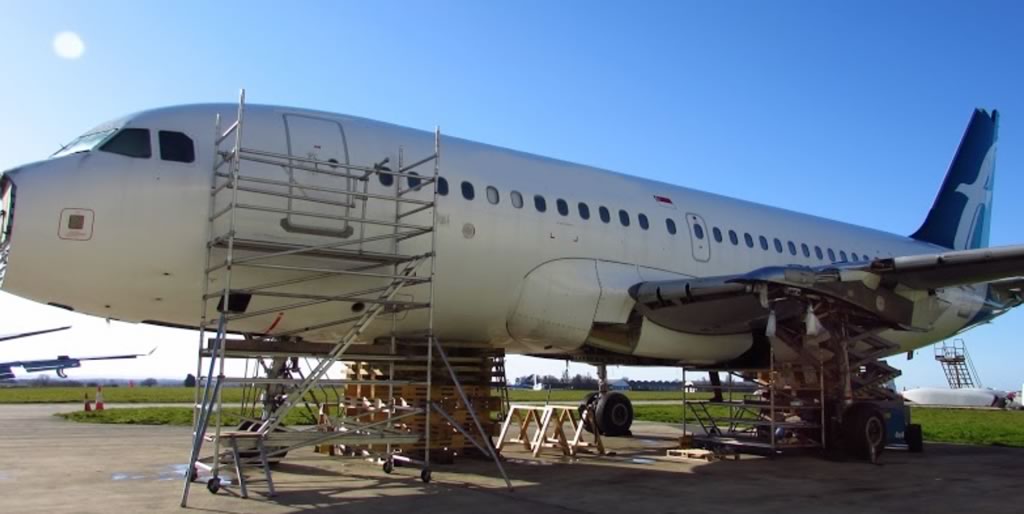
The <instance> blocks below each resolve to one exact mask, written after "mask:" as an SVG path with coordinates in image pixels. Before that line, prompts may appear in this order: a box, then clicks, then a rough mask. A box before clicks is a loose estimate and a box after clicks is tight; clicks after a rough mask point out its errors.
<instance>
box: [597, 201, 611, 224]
mask: <svg viewBox="0 0 1024 514" xmlns="http://www.w3.org/2000/svg"><path fill="white" fill-rule="evenodd" d="M597 215H598V216H600V217H601V221H603V222H605V223H608V222H610V221H611V220H612V214H611V213H610V212H608V209H607V208H606V207H605V206H603V205H602V206H601V207H599V208H598V209H597Z"/></svg>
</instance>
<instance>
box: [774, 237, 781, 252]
mask: <svg viewBox="0 0 1024 514" xmlns="http://www.w3.org/2000/svg"><path fill="white" fill-rule="evenodd" d="M775 251H776V252H779V253H782V241H779V238H777V237H776V238H775Z"/></svg>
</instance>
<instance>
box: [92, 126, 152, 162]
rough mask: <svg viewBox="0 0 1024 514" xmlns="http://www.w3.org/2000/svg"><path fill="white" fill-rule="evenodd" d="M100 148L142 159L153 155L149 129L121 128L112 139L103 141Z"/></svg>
mask: <svg viewBox="0 0 1024 514" xmlns="http://www.w3.org/2000/svg"><path fill="white" fill-rule="evenodd" d="M100 150H101V151H104V152H110V153H116V154H119V155H126V156H128V157H138V158H141V159H149V158H150V157H152V156H153V149H152V147H151V146H150V144H149V130H148V129H138V128H128V129H121V131H120V132H118V133H117V135H115V136H114V137H112V138H111V139H110V141H107V142H106V143H103V146H101V147H100Z"/></svg>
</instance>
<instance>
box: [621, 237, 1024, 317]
mask: <svg viewBox="0 0 1024 514" xmlns="http://www.w3.org/2000/svg"><path fill="white" fill-rule="evenodd" d="M1021 277H1024V246H1006V247H999V248H982V249H976V250H961V251H950V252H943V253H936V254H926V255H911V256H903V257H894V258H887V259H876V260H875V261H873V262H870V263H867V264H863V263H838V264H830V265H824V266H816V267H806V266H774V267H766V268H760V269H757V270H754V271H751V272H749V273H745V274H737V275H728V276H718V277H706V278H694V279H672V280H657V281H648V282H640V283H638V284H636V285H634V286H633V287H631V288H630V289H629V294H630V296H631V297H632V298H633V299H634V300H635V301H636V308H637V310H638V311H639V312H640V314H642V315H644V316H645V317H647V318H648V319H650V320H651V321H652V322H654V323H656V324H658V325H661V326H662V327H665V328H668V329H671V330H677V331H681V332H687V333H697V334H735V333H742V332H749V331H750V330H752V329H755V328H757V327H761V328H763V327H764V326H765V325H766V324H767V321H768V317H769V314H771V313H774V315H775V316H776V317H777V319H778V320H779V321H783V320H789V319H802V316H803V315H804V314H805V313H806V311H805V305H807V300H812V301H814V302H819V303H820V302H826V303H828V304H829V305H830V306H832V307H834V308H836V309H838V311H841V312H842V315H843V316H847V317H855V318H858V319H859V320H860V321H861V323H860V324H861V325H862V326H864V327H865V329H867V328H868V327H870V328H871V329H880V328H897V329H903V330H918V329H927V327H928V325H929V324H930V323H931V322H932V321H934V320H933V319H929V315H928V312H929V311H932V312H937V311H935V309H936V308H937V307H936V306H935V305H934V304H935V302H937V301H938V300H936V299H935V298H934V295H932V294H930V292H931V291H932V290H934V289H939V288H945V287H951V286H957V285H968V284H988V285H989V290H990V294H989V298H986V299H985V300H984V301H986V302H988V303H992V302H995V304H993V305H987V307H988V308H989V309H991V310H995V311H998V310H1005V309H1008V308H1011V307H1015V306H1017V305H1020V304H1021V303H1024V295H1022V291H1024V278H1021ZM898 286H902V288H901V287H898ZM915 291H916V293H915ZM838 311H837V312H838Z"/></svg>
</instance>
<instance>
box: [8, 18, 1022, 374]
mask: <svg viewBox="0 0 1024 514" xmlns="http://www.w3.org/2000/svg"><path fill="white" fill-rule="evenodd" d="M1022 19H1024V7H1022V6H1021V4H1019V3H1014V2H985V1H977V2H948V1H947V2H942V1H940V2H936V1H928V2H900V3H898V4H896V3H892V2H881V1H877V2H872V1H868V2H846V3H842V4H838V3H824V2H796V1H785V2H753V1H750V2H642V3H641V2H629V3H626V2H622V3H616V4H613V3H602V2H569V1H564V2H542V1H519V2H508V3H498V2H455V1H444V0H442V1H438V2H405V3H392V2H363V3H353V2H322V3H321V2H290V3H281V2H244V3H243V2H187V1H181V2H173V3H172V2H113V1H105V2H89V3H86V2H63V3H58V2H45V3H44V2H6V3H5V4H4V15H3V17H0V69H2V76H3V80H0V113H2V116H0V169H4V168H8V167H11V166H14V165H17V164H20V163H23V162H27V161H32V160H37V159H40V158H43V157H45V156H46V155H49V154H50V153H52V152H53V151H54V150H56V149H57V148H58V146H59V144H60V143H63V142H67V141H68V140H70V139H71V138H73V137H74V136H75V135H77V134H79V133H81V132H83V131H84V130H86V129H88V128H89V127H91V126H93V125H96V124H98V123H100V122H102V121H104V120H106V119H110V118H114V117H117V116H119V115H122V114H125V113H128V112H132V111H135V110H140V109H146V108H151V107H155V106H161V105H169V104H178V103H188V102H209V101H233V100H234V98H235V95H236V92H237V90H238V88H239V87H243V86H244V87H245V88H247V90H248V94H249V98H250V100H251V101H253V102H259V103H272V104H285V105H295V106H301V107H312V108H317V109H322V110H327V111H337V112H344V113H349V114H355V115H360V116H366V117H370V118H375V119H381V120H384V121H389V122H393V123H398V124H403V125H409V126H414V127H418V128H427V129H429V128H432V127H434V126H435V125H439V126H441V128H442V131H443V132H444V133H447V134H453V135H458V136H461V137H466V138H469V139H474V140H478V141H483V142H487V143H491V144H496V145H502V146H508V147H511V148H515V149H518V150H524V151H529V152H534V153H539V154H543V155H548V156H552V157H557V158H561V159H566V160H571V161H577V162H582V163H586V164H592V165H598V166H601V167H605V168H610V169H614V170H618V171H622V172H625V173H630V174H634V175H638V176H644V177H649V178H653V179H657V180H663V181H666V182H671V183H675V184H682V185H686V186H689V187H693V188H697V189H702V190H707V191H712V192H715V193H720V194H725V195H729V196H736V197H740V198H744V199H748V200H753V201H757V202H761V203H766V204H771V205H777V206H782V207H786V208H790V209H794V210H799V211H804V212H809V213H812V214H816V215H819V216H824V217H829V218H835V219H839V220H842V221H847V222H851V223H857V224H862V225H867V226H871V227H874V228H879V229H882V230H887V231H891V232H895V233H900V234H908V233H910V232H912V231H913V230H915V229H916V228H917V226H918V225H919V224H920V222H921V221H922V220H923V217H924V215H925V213H926V212H927V210H928V208H929V207H930V205H931V202H932V200H933V197H934V195H935V193H936V191H937V189H938V186H939V183H940V181H941V180H942V176H943V173H944V172H945V170H946V167H947V166H948V163H949V159H950V158H951V156H952V154H953V151H954V150H955V148H956V145H957V143H958V142H959V138H960V136H961V134H962V131H963V129H964V126H965V125H966V122H967V119H968V117H969V115H970V112H971V109H972V108H974V107H984V108H998V109H1000V110H1001V111H1002V113H1003V118H1002V125H1001V127H1000V129H1001V130H1000V151H999V159H998V163H997V175H998V180H997V182H996V183H997V187H996V192H995V209H994V221H993V226H992V244H994V245H999V244H1012V243H1021V242H1024V228H1021V227H1020V224H1019V222H1018V220H1020V219H1022V214H1024V212H1022V211H1024V206H1022V205H1021V204H1020V202H1017V201H1016V200H1017V194H1016V193H1017V192H1018V191H1022V190H1024V188H1022V185H1024V178H1022V176H1021V175H1022V173H1024V170H1022V165H1024V157H1022V154H1024V145H1022V144H1021V143H1022V141H1024V98H1022V91H1024V71H1022V70H1021V67H1020V62H1022V61H1024V40H1022V39H1021V38H1020V28H1021V25H1020V21H1021V20H1022ZM62 31H74V32H76V33H78V34H79V35H80V36H81V38H82V40H83V41H84V44H85V52H84V54H83V55H82V56H81V57H80V58H79V59H75V60H68V59H62V58H59V57H57V56H56V55H55V54H54V51H53V47H52V41H53V38H54V36H55V35H56V34H57V33H59V32H62ZM0 308H2V309H3V310H0V325H2V326H0V332H7V331H8V330H7V328H6V327H12V330H13V328H14V327H18V328H20V327H22V326H25V325H32V326H38V325H40V324H42V325H47V324H48V323H49V322H50V321H51V320H52V319H54V318H55V317H59V316H66V315H63V314H59V313H53V312H52V311H51V310H50V309H45V308H37V307H34V306H31V305H28V304H26V303H24V302H22V301H20V300H16V299H14V298H12V297H10V296H9V295H3V296H0ZM74 319H76V320H77V319H78V318H77V317H74ZM78 325H81V326H82V327H83V328H78ZM26 328H30V327H26ZM1022 329H1024V313H1011V314H1009V315H1007V316H1005V317H1004V318H1002V319H999V320H998V321H996V323H995V324H993V325H991V326H986V327H981V328H979V329H976V330H974V331H972V332H970V333H968V334H967V335H966V338H967V340H968V342H969V345H970V348H971V349H972V353H973V356H974V358H975V361H976V363H977V365H978V368H979V370H980V372H981V374H982V378H983V379H984V380H985V383H986V385H992V386H998V387H1003V388H1012V389H1019V388H1020V386H1021V382H1022V381H1024V373H1022V371H1024V367H1022V365H1021V364H1020V362H1021V359H1020V354H1021V350H1020V347H1021V345H1022V344H1024V342H1022V341H1020V340H1019V338H1018V334H1020V333H1024V330H1022ZM75 330H76V332H75V333H74V334H72V336H70V337H69V336H67V335H60V336H57V335H55V336H49V337H46V338H39V339H38V340H35V341H32V342H27V341H23V342H18V343H7V344H6V345H5V347H4V348H3V349H2V351H0V356H14V357H13V358H26V357H28V356H30V355H32V356H50V354H56V353H69V352H72V353H79V354H82V353H90V354H94V353H104V352H107V351H115V352H116V351H121V350H124V349H136V348H137V347H141V346H146V344H145V343H146V342H151V341H158V342H161V349H160V350H159V351H158V355H163V356H164V358H162V359H160V363H161V365H160V366H156V365H155V364H141V363H139V364H138V366H137V367H136V368H133V370H136V371H139V372H140V374H141V373H149V372H152V373H156V372H166V374H167V375H168V376H178V375H183V374H184V373H185V372H187V369H188V368H189V367H190V366H189V365H188V364H187V362H188V361H189V360H190V353H191V351H192V348H193V347H194V340H193V339H194V338H192V337H191V336H190V335H188V334H180V333H176V332H168V331H161V330H158V329H151V328H143V327H120V326H117V324H113V325H109V326H108V325H107V324H105V323H103V322H102V321H98V320H91V321H88V320H87V321H77V322H76V329H75ZM69 339H70V340H69ZM180 341H187V342H188V344H182V343H181V342H180ZM186 347H187V348H188V349H187V350H184V348H186ZM139 349H141V350H143V351H144V350H148V346H146V347H145V348H139ZM4 360H6V359H4ZM172 361H173V362H175V363H177V362H181V363H183V364H181V365H180V366H177V365H175V366H170V367H169V366H168V365H167V363H168V362H172ZM122 365H123V364H122ZM897 365H898V366H902V367H903V369H904V371H905V378H904V380H903V381H902V382H903V385H906V386H914V385H929V384H931V385H938V384H941V383H942V381H943V378H942V375H941V372H940V370H939V368H938V365H937V364H935V363H934V361H932V360H931V357H930V353H928V349H925V353H924V354H923V355H919V357H918V358H917V359H914V360H913V361H911V362H909V363H904V362H902V361H900V362H897ZM111 366H112V365H111ZM563 366H564V365H563V364H562V363H557V362H552V363H543V364H536V363H535V361H527V360H517V361H515V362H514V363H513V365H510V368H511V369H510V373H511V374H526V373H529V372H531V371H532V370H533V369H535V368H536V369H540V370H542V371H544V372H552V373H559V372H560V370H561V369H562V368H563ZM172 368H173V369H172ZM179 368H180V369H179ZM92 369H94V370H98V371H97V372H98V373H107V372H110V373H115V372H116V371H117V370H118V368H109V369H108V368H106V367H104V365H99V366H96V367H93V368H92ZM573 369H574V372H575V370H577V369H578V370H586V369H587V368H586V367H574V368H573ZM121 371H123V368H121ZM80 373H81V374H89V372H88V371H82V372H80ZM612 374H613V375H628V376H633V377H641V376H659V377H663V378H671V377H672V376H675V375H674V373H671V374H670V372H668V371H664V370H637V369H627V368H622V369H618V370H614V371H613V373H612Z"/></svg>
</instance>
